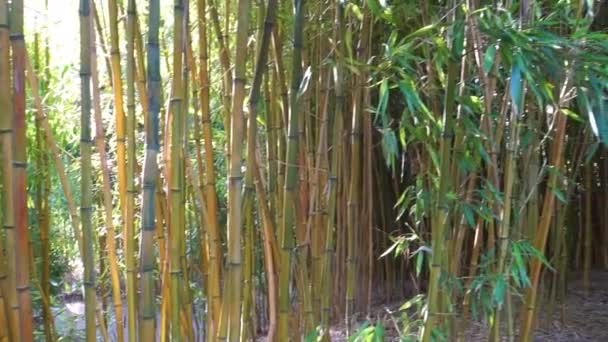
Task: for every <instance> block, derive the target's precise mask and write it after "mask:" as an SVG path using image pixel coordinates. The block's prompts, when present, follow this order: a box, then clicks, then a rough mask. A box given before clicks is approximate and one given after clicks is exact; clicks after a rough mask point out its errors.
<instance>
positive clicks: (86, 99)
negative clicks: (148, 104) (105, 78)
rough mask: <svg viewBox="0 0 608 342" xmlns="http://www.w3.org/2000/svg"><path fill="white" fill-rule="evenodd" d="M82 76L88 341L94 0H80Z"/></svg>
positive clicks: (91, 323)
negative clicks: (92, 18)
mask: <svg viewBox="0 0 608 342" xmlns="http://www.w3.org/2000/svg"><path fill="white" fill-rule="evenodd" d="M79 12H80V63H81V64H80V67H81V70H80V77H81V91H82V93H81V101H82V107H81V127H80V129H81V136H80V150H81V155H82V157H81V167H82V169H81V172H82V180H81V192H82V200H81V205H80V214H81V217H82V245H83V250H82V259H83V264H84V279H83V283H84V295H85V318H86V336H87V340H88V341H93V340H95V338H96V335H97V334H96V332H97V329H96V325H95V312H96V306H97V304H96V303H97V300H96V297H97V295H96V293H95V288H96V287H95V266H94V250H93V222H92V216H93V203H92V188H93V187H92V182H91V149H92V137H91V51H90V48H91V29H92V22H91V2H90V0H81V1H80V9H79Z"/></svg>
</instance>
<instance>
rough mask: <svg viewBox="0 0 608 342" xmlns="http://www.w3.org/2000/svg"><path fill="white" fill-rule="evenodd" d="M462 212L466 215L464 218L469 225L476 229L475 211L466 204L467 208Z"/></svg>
mask: <svg viewBox="0 0 608 342" xmlns="http://www.w3.org/2000/svg"><path fill="white" fill-rule="evenodd" d="M462 212H463V213H464V217H465V219H466V220H467V223H468V224H469V226H471V227H474V226H475V215H474V212H473V209H471V206H470V205H468V204H465V206H464V207H463V208H462Z"/></svg>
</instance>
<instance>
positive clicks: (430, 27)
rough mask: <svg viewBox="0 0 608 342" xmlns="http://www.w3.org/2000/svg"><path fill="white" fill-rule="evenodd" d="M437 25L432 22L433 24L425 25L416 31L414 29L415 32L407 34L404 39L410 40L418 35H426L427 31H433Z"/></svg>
mask: <svg viewBox="0 0 608 342" xmlns="http://www.w3.org/2000/svg"><path fill="white" fill-rule="evenodd" d="M436 27H437V25H436V24H431V25H426V26H423V27H421V28H419V29H417V30H416V31H414V32H412V33H410V34H408V35H407V36H405V39H404V40H406V41H409V40H412V39H414V38H416V37H420V36H424V35H425V34H427V33H430V32H433V31H434V30H435V28H436Z"/></svg>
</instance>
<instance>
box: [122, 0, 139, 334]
mask: <svg viewBox="0 0 608 342" xmlns="http://www.w3.org/2000/svg"><path fill="white" fill-rule="evenodd" d="M135 82H136V80H135V0H129V1H128V3H127V127H126V128H127V140H126V145H127V193H126V195H127V198H126V199H127V201H126V203H125V204H126V221H125V226H124V240H125V268H126V272H127V274H126V279H127V284H126V290H127V330H128V331H129V334H128V338H129V341H136V340H137V304H136V300H137V299H136V297H137V286H136V277H137V274H136V272H137V268H136V265H135V263H136V262H135V195H136V190H135V166H136V164H137V160H136V156H135V145H136V141H135Z"/></svg>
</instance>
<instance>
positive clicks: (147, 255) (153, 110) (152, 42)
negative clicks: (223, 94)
mask: <svg viewBox="0 0 608 342" xmlns="http://www.w3.org/2000/svg"><path fill="white" fill-rule="evenodd" d="M149 11H150V12H149V21H148V28H149V30H148V47H147V49H148V94H149V98H148V108H149V111H148V112H147V113H146V115H147V116H148V119H147V122H148V125H147V127H146V156H145V162H144V171H143V195H142V209H141V210H142V214H141V216H142V229H141V245H140V260H141V261H140V277H141V283H140V284H141V299H140V305H141V307H140V320H139V338H140V339H141V340H142V341H150V340H153V339H154V338H155V335H156V326H155V320H156V305H155V277H154V270H155V255H154V235H155V230H156V222H155V219H156V213H155V210H158V209H160V208H158V209H157V208H156V206H155V204H156V203H155V202H156V196H157V194H156V181H157V179H158V174H159V170H158V161H157V156H158V154H159V150H160V138H159V113H160V89H161V76H160V49H159V42H158V32H159V28H160V1H159V0H151V1H150V8H149Z"/></svg>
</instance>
